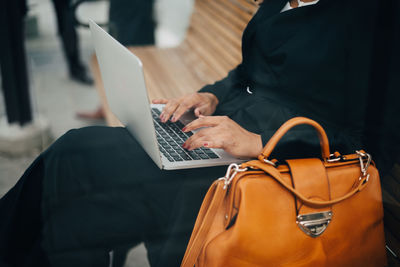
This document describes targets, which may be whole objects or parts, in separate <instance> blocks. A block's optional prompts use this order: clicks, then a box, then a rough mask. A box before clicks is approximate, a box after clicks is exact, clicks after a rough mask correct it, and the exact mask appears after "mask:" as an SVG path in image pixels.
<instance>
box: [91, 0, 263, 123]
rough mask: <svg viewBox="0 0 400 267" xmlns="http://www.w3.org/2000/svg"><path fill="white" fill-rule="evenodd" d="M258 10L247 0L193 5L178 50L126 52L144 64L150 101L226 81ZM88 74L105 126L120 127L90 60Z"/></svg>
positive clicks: (207, 0)
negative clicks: (244, 33)
mask: <svg viewBox="0 0 400 267" xmlns="http://www.w3.org/2000/svg"><path fill="white" fill-rule="evenodd" d="M257 8H258V5H257V4H255V3H254V1H252V0H196V1H195V7H194V10H193V14H192V17H191V21H190V26H189V29H188V32H187V36H186V38H185V40H184V41H183V42H182V44H181V45H179V46H178V47H174V48H164V49H162V48H157V47H155V46H143V47H129V50H131V51H133V52H134V53H135V54H136V55H137V56H138V57H139V58H140V59H141V60H142V62H143V66H144V73H145V79H146V84H147V88H148V93H149V97H150V99H155V98H171V97H177V96H180V95H182V94H185V93H190V92H194V91H197V90H199V89H200V88H201V87H203V86H204V85H206V84H210V83H213V82H215V81H217V80H219V79H221V78H223V77H225V76H226V74H227V73H228V71H230V70H231V69H233V68H234V67H235V66H236V65H237V64H239V63H240V61H241V54H242V53H241V37H242V33H243V30H244V28H245V27H246V25H247V23H248V21H249V20H250V19H251V17H252V16H253V14H254V13H255V12H256V10H257ZM91 69H92V72H93V77H94V80H95V85H96V88H97V89H98V91H99V95H100V99H101V102H102V106H103V108H104V111H105V115H106V121H107V124H108V125H109V126H119V125H121V123H120V122H119V121H118V119H116V117H115V116H114V115H113V114H112V113H111V111H110V108H109V106H108V104H107V100H106V98H105V92H104V88H103V83H102V81H101V76H100V70H99V66H98V63H97V59H96V57H95V56H93V57H92V61H91Z"/></svg>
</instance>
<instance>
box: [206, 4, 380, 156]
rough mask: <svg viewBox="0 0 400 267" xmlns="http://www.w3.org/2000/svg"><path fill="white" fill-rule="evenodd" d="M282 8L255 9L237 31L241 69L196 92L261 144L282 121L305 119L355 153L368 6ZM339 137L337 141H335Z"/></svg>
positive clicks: (368, 43)
mask: <svg viewBox="0 0 400 267" xmlns="http://www.w3.org/2000/svg"><path fill="white" fill-rule="evenodd" d="M286 2H287V1H286V0H269V1H268V0H266V1H265V2H264V3H263V4H262V5H261V7H260V8H259V10H258V12H257V13H256V14H255V16H254V17H253V18H252V20H251V21H250V22H249V24H248V26H247V27H246V29H245V31H244V33H243V38H242V54H243V60H242V63H241V64H239V65H238V66H237V67H236V68H235V69H234V70H232V71H231V72H230V73H229V74H228V76H227V77H226V78H224V79H222V80H220V81H218V82H216V83H215V84H213V85H208V86H205V87H204V88H202V89H201V90H200V92H210V93H213V94H215V95H216V96H217V98H218V100H219V101H220V106H222V107H223V106H224V105H225V106H226V105H229V106H231V107H230V108H231V109H235V110H242V111H243V112H240V114H241V115H237V112H236V113H235V112H233V113H231V114H232V116H231V117H232V118H233V119H234V120H235V121H237V122H238V123H239V124H241V125H242V126H243V127H245V128H247V129H248V130H251V131H253V132H256V133H260V134H261V135H262V138H263V142H264V143H266V141H268V140H269V138H270V137H271V135H272V134H273V133H274V132H275V130H276V128H278V126H279V125H280V124H281V123H283V122H284V120H286V119H289V118H290V117H293V116H306V117H310V118H312V119H315V120H317V121H318V122H320V123H321V124H322V125H323V126H324V127H325V128H327V130H328V135H330V138H331V139H332V140H331V141H333V142H336V143H349V142H347V141H343V138H342V137H345V139H346V138H347V139H348V140H349V139H352V140H351V141H350V143H351V144H346V145H345V146H346V147H345V149H347V150H350V149H351V150H353V149H359V148H360V147H359V146H361V134H362V131H363V128H364V116H365V109H366V101H367V91H368V85H369V71H370V65H371V56H372V54H371V48H372V37H373V25H374V19H375V18H374V17H373V16H372V14H374V11H373V10H374V5H369V6H367V7H365V5H362V3H361V1H358V0H352V1H345V0H320V1H319V2H318V3H317V4H315V5H309V6H305V7H300V8H295V9H292V10H288V11H285V12H282V13H280V11H281V10H282V8H283V7H284V5H285V4H286ZM350 2H351V3H350ZM247 87H249V90H250V91H251V92H253V94H252V95H251V100H250V101H244V99H246V95H248V96H249V97H250V95H249V94H248V93H245V92H246V88H247ZM271 106H272V107H274V110H271ZM277 106H279V107H277ZM277 109H281V110H282V109H283V111H282V112H281V111H279V112H277V111H276V110H277ZM227 110H229V108H228V109H227ZM285 112H286V113H287V114H286V115H284V116H280V115H282V114H280V113H285ZM222 113H223V112H222ZM277 113H278V114H277ZM228 114H230V113H229V112H228ZM273 116H275V117H276V118H277V119H276V120H274V118H272V117H273ZM271 121H273V122H274V123H272V125H271ZM308 135H309V131H307V130H305V131H297V133H296V134H295V135H293V136H292V137H293V139H303V140H304V141H306V140H307V139H308V138H309V136H308ZM338 135H342V137H341V138H339V139H341V140H339V139H338V138H337V137H338ZM289 136H290V135H289ZM335 138H336V139H337V140H336V141H334V140H335ZM333 149H336V147H335V148H333Z"/></svg>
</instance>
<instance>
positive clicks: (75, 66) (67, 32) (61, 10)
mask: <svg viewBox="0 0 400 267" xmlns="http://www.w3.org/2000/svg"><path fill="white" fill-rule="evenodd" d="M53 4H54V9H55V11H56V18H57V29H58V34H59V36H60V38H61V41H62V45H63V51H64V55H65V58H66V60H67V63H68V68H69V71H70V72H73V71H80V70H82V69H83V68H84V67H83V64H82V62H81V58H80V52H79V39H78V34H77V32H76V28H75V21H74V14H73V10H72V8H71V1H70V0H53Z"/></svg>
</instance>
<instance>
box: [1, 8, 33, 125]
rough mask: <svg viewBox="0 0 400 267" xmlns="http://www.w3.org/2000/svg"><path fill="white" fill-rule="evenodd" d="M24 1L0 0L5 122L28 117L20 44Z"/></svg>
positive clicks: (21, 45)
mask: <svg viewBox="0 0 400 267" xmlns="http://www.w3.org/2000/svg"><path fill="white" fill-rule="evenodd" d="M25 12H26V6H25V3H24V1H7V0H0V36H1V39H0V67H1V79H2V88H3V95H4V100H5V107H6V113H7V119H8V122H9V123H19V124H20V125H23V124H25V123H28V122H30V121H31V120H32V111H31V103H30V95H29V82H28V72H27V66H26V56H25V47H24V40H25V37H24V23H23V22H24V16H25Z"/></svg>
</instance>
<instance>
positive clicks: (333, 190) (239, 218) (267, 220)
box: [181, 117, 386, 267]
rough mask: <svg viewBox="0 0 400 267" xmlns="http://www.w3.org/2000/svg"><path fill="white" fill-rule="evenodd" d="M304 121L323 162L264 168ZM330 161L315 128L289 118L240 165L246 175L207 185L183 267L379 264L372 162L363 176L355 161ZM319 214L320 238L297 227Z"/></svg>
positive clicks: (377, 193) (381, 242) (379, 223)
mask: <svg viewBox="0 0 400 267" xmlns="http://www.w3.org/2000/svg"><path fill="white" fill-rule="evenodd" d="M303 123H305V124H309V125H312V126H314V127H315V128H316V129H317V131H318V133H319V137H320V141H321V147H322V155H323V157H322V160H321V159H295V160H287V161H286V162H285V163H283V164H280V165H279V166H278V167H274V166H272V165H271V164H268V163H266V162H265V161H264V160H263V159H264V158H267V157H268V155H269V154H270V153H271V152H272V150H273V148H274V146H275V145H276V143H277V142H278V141H279V139H280V138H281V137H282V136H283V135H284V134H285V133H286V132H287V131H288V130H289V129H290V128H291V127H293V126H294V125H299V124H303ZM338 155H339V154H338V153H335V156H338ZM328 157H329V144H328V139H327V138H326V134H325V132H324V130H323V129H322V127H321V126H319V125H318V124H317V123H316V122H314V121H311V120H309V119H306V118H303V117H298V118H294V119H291V120H289V121H288V122H287V123H285V124H284V125H283V126H282V127H281V128H280V129H279V130H278V131H277V133H276V134H275V135H274V136H273V137H272V138H271V142H270V143H268V144H267V145H266V146H265V149H264V153H263V154H262V155H260V157H259V159H258V160H252V161H249V162H246V163H244V164H242V165H240V166H239V167H240V168H241V169H245V168H246V169H247V170H246V171H238V172H237V173H236V174H235V175H234V176H233V178H232V179H231V180H230V183H229V185H227V179H226V177H225V178H224V179H222V178H221V179H219V180H217V181H215V182H214V183H213V185H212V186H211V187H210V189H209V191H208V193H207V195H206V197H205V199H204V201H203V204H202V206H201V209H200V211H199V215H198V218H197V220H196V223H195V226H194V229H193V232H192V236H191V238H190V241H189V244H188V247H187V250H186V253H185V256H184V258H183V261H182V264H181V266H182V267H193V266H196V267H202V266H207V267H212V266H232V267H234V266H241V267H242V266H385V265H386V251H385V238H384V231H383V208H382V198H381V189H380V181H379V173H378V171H377V169H376V168H375V166H374V165H373V164H371V165H370V166H369V167H368V169H367V173H368V175H365V176H364V175H363V174H362V172H361V168H360V166H361V164H360V163H361V161H360V156H359V155H357V154H354V155H353V154H352V155H344V156H340V159H341V160H338V161H334V162H332V161H328V160H327V158H328ZM361 160H362V162H363V163H365V161H366V160H365V159H364V158H361ZM229 175H232V173H228V174H227V176H228V177H229ZM321 212H329V213H330V214H331V216H332V217H331V220H330V221H329V223H327V227H326V229H325V231H323V232H322V234H320V235H319V236H317V237H312V236H310V235H308V234H306V233H305V232H303V230H302V229H300V227H299V226H298V225H297V218H298V216H302V215H306V216H307V215H308V214H315V213H321Z"/></svg>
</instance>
